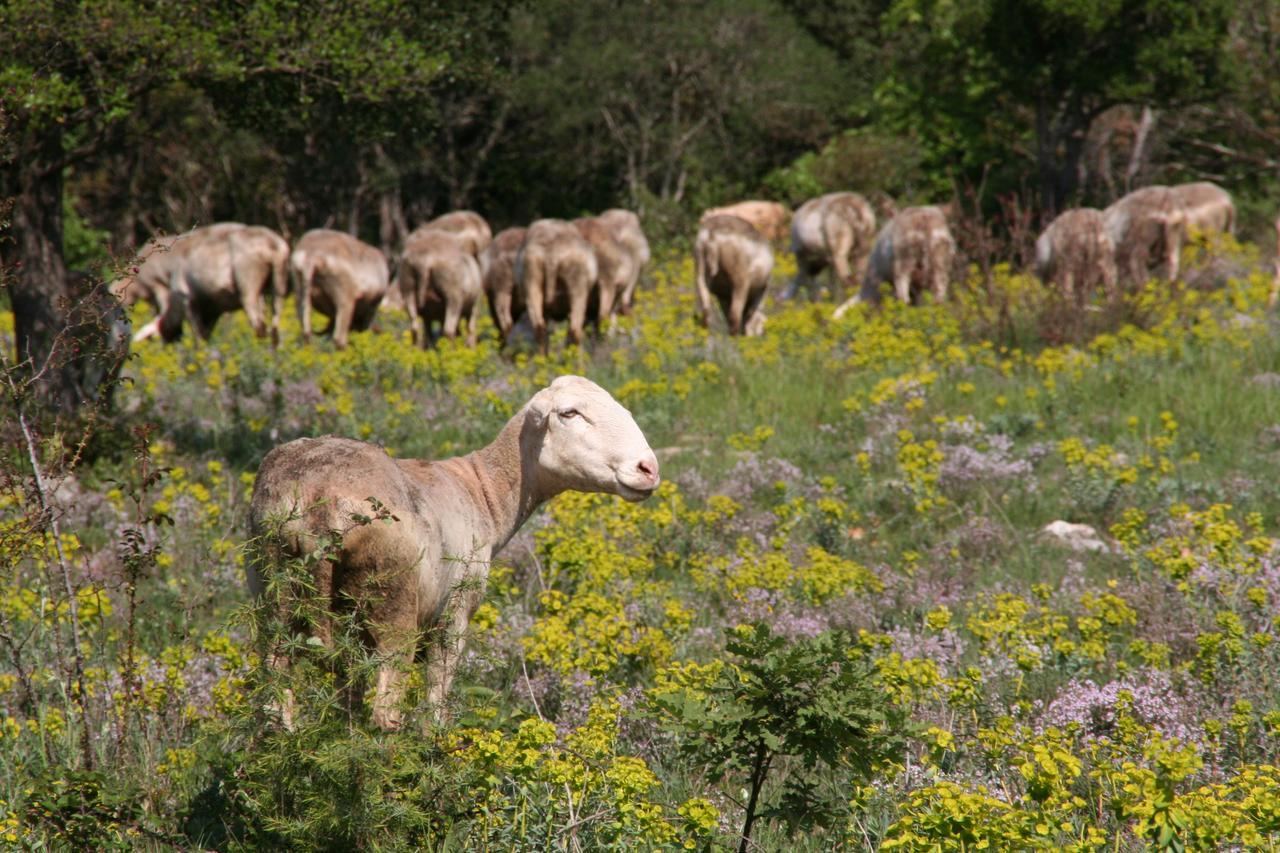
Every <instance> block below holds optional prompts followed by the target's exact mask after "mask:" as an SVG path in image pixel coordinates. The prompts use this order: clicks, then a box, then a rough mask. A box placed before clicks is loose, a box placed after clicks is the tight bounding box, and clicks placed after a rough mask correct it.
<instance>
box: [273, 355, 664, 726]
mask: <svg viewBox="0 0 1280 853" xmlns="http://www.w3.org/2000/svg"><path fill="white" fill-rule="evenodd" d="M658 482H659V477H658V461H657V458H656V457H655V456H654V454H653V451H652V450H651V449H650V448H649V445H648V442H647V441H646V440H645V437H644V434H643V433H641V431H640V428H639V427H638V426H636V423H635V421H634V420H633V419H632V418H631V414H630V413H629V412H628V411H627V410H626V409H624V408H623V407H622V406H620V405H619V404H618V403H617V402H616V401H615V400H614V399H613V397H611V396H610V395H609V393H608V392H607V391H605V390H604V389H602V388H600V387H599V386H598V385H596V384H595V383H594V382H591V381H590V380H587V379H583V378H582V377H579V376H561V377H560V378H558V379H556V380H555V381H554V382H552V383H551V385H550V386H549V387H547V388H544V389H543V390H541V391H539V392H538V393H537V394H535V395H534V396H533V398H532V399H531V400H530V401H529V403H528V404H527V405H526V406H525V407H524V408H523V409H521V410H520V411H519V412H517V413H516V415H515V417H513V418H512V419H511V420H510V421H508V423H507V425H506V426H505V427H504V428H503V429H502V431H501V432H500V433H499V434H498V437H497V439H495V440H494V442H493V443H492V444H490V445H489V446H488V447H485V448H482V449H480V450H477V451H476V452H474V453H472V454H470V455H468V456H462V457H458V458H454V459H446V460H444V461H440V462H427V461H422V460H415V459H393V458H392V457H390V456H388V455H387V453H386V451H384V450H383V449H382V448H381V447H378V446H376V445H373V444H366V443H365V442H362V441H354V440H351V439H346V438H337V437H334V436H327V437H324V438H302V439H298V440H297V441H292V442H289V443H288V444H284V445H281V446H280V447H277V448H276V449H275V450H273V451H271V452H270V453H269V454H267V457H266V458H265V459H264V460H263V461H262V465H261V467H260V468H259V469H258V476H257V480H256V481H255V485H254V493H253V501H252V504H251V506H250V525H251V529H252V532H253V535H254V537H255V538H256V539H257V541H258V542H260V543H261V542H263V541H264V540H262V539H261V538H260V537H262V536H263V534H265V533H267V532H269V531H271V530H272V529H273V524H278V523H280V522H283V525H282V528H281V530H280V532H281V534H282V535H283V547H284V549H285V551H286V552H287V554H288V555H290V556H293V557H300V556H303V555H306V554H309V553H311V552H313V551H314V550H315V549H316V548H317V547H319V546H321V545H323V544H324V542H325V541H326V540H327V539H328V538H329V537H330V536H331V534H333V533H334V532H338V533H339V534H340V535H342V537H343V538H342V547H341V550H340V551H338V552H337V553H338V556H337V557H336V559H330V560H321V561H319V562H317V563H316V564H315V567H314V582H315V588H316V592H317V594H318V595H319V596H320V597H321V599H322V600H323V601H324V602H325V603H327V604H329V605H330V606H331V607H333V608H335V609H336V608H339V607H342V606H343V602H344V601H345V602H348V604H349V603H355V604H356V606H357V607H360V608H361V609H362V610H364V611H365V612H367V614H368V623H367V632H368V638H369V641H370V642H371V644H372V647H373V651H375V652H376V653H377V654H378V655H379V656H380V657H381V658H383V659H384V660H386V663H385V664H384V665H383V666H382V667H381V668H380V669H379V671H378V676H377V681H376V684H375V697H374V701H373V721H374V723H376V724H377V725H378V726H380V727H382V728H395V727H396V726H398V725H399V723H400V720H401V716H400V709H399V707H398V706H399V704H400V699H401V696H402V694H403V689H404V688H403V677H404V675H405V670H406V669H407V668H408V666H409V664H411V663H412V661H413V658H414V653H415V651H417V650H418V648H419V645H420V643H419V640H420V637H421V634H422V632H423V631H424V630H429V629H432V628H442V629H443V638H442V641H441V642H440V643H439V644H438V645H435V644H433V646H432V648H430V649H429V650H428V667H427V681H428V698H429V701H430V702H431V703H432V705H433V706H434V707H435V708H436V709H437V712H438V713H439V711H440V710H441V709H442V707H443V703H444V700H445V698H446V696H447V695H448V693H449V685H450V682H451V681H452V679H453V673H454V668H455V666H456V664H457V661H458V658H459V657H460V655H461V652H462V646H463V639H464V636H465V634H466V630H467V625H468V623H469V622H470V619H471V616H472V614H473V613H474V612H475V610H476V607H478V606H479V604H480V602H481V600H482V599H483V597H484V586H485V581H486V578H487V577H488V572H489V562H490V560H491V559H492V558H493V556H494V555H495V554H496V553H497V552H498V551H500V550H501V549H502V547H503V545H505V544H506V543H507V541H508V540H509V539H510V538H511V537H512V536H513V535H514V534H515V532H516V531H517V530H519V529H520V526H521V525H522V524H524V522H525V520H526V519H527V518H528V517H529V516H530V515H531V514H532V513H533V512H534V510H536V509H537V508H538V507H539V506H540V505H541V504H542V503H543V502H544V501H546V500H548V499H550V498H552V497H554V496H555V495H557V494H559V493H560V492H564V491H570V490H573V491H583V492H605V493H609V494H615V495H619V496H621V497H623V498H625V499H626V500H629V501H639V500H643V499H644V498H647V497H648V496H649V495H651V494H652V493H653V490H654V489H655V488H657V486H658ZM370 497H373V498H375V499H377V500H378V501H380V502H381V504H382V505H383V506H384V507H385V509H386V510H387V511H389V512H390V513H391V514H392V515H394V516H395V518H396V519H397V520H395V521H391V522H382V521H376V522H374V523H371V524H364V525H354V526H353V522H352V517H353V516H356V515H366V516H367V515H369V514H370V513H371V512H372V507H371V506H370V504H369V502H368V500H367V499H368V498H370ZM254 556H255V560H254V561H252V565H251V567H250V569H249V572H248V579H249V588H250V590H251V591H252V592H253V594H254V595H255V596H257V595H261V594H262V592H263V590H264V588H265V583H266V580H267V577H266V574H267V573H269V572H271V571H272V568H273V563H272V560H271V558H272V557H276V556H279V555H276V554H269V553H264V552H263V548H259V549H258V553H257V554H255V555H254ZM331 630H332V626H331V625H330V624H329V621H328V620H327V619H324V620H322V621H321V623H320V624H319V625H318V626H317V627H316V631H317V632H318V634H319V638H320V640H321V641H323V642H324V643H326V644H328V643H329V642H330V641H331V637H330V634H331ZM273 664H274V665H276V666H285V665H287V664H288V661H287V660H283V659H277V660H275V661H273ZM285 711H286V720H287V719H288V713H289V709H287V708H286V709H285Z"/></svg>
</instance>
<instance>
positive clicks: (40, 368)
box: [11, 128, 81, 412]
mask: <svg viewBox="0 0 1280 853" xmlns="http://www.w3.org/2000/svg"><path fill="white" fill-rule="evenodd" d="M34 153H35V156H34V157H32V158H30V159H27V160H25V162H22V163H21V164H20V165H18V166H17V169H18V173H17V176H16V177H17V180H16V181H15V182H14V183H15V185H16V186H17V189H18V193H17V199H16V204H15V205H14V210H13V227H14V231H15V232H16V235H17V252H16V258H17V261H18V264H17V266H18V269H17V270H16V275H15V276H14V278H13V283H12V285H11V295H12V299H13V322H14V338H15V343H16V345H17V346H16V349H17V352H16V356H17V361H18V363H19V364H23V365H25V372H26V375H27V376H30V377H36V384H35V391H36V393H37V395H38V396H39V397H40V399H41V400H42V402H44V403H45V404H46V405H48V406H49V407H50V408H51V409H53V410H54V411H65V412H71V411H74V410H75V409H76V408H77V407H78V406H79V404H80V402H81V393H80V388H79V382H78V381H77V380H78V376H77V373H78V371H77V370H76V365H75V361H74V359H73V358H72V357H71V356H72V353H70V352H68V350H69V349H70V341H68V340H66V337H67V336H66V335H65V334H64V333H65V332H66V328H67V316H68V314H69V312H70V310H71V308H72V305H71V289H70V284H69V282H68V279H67V266H66V262H65V261H64V260H63V258H62V170H61V168H59V167H58V165H57V163H58V161H59V160H60V159H61V157H62V132H61V130H59V129H56V128H54V129H50V130H46V131H44V133H43V136H42V137H41V138H40V139H39V140H38V142H37V145H36V146H35V152H34Z"/></svg>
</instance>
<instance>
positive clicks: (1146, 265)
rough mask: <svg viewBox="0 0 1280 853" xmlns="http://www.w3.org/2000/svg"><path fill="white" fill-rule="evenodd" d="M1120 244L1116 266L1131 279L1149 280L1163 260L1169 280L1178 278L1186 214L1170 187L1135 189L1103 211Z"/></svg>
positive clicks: (1112, 238) (1108, 231) (1121, 273)
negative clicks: (1149, 276) (1153, 270)
mask: <svg viewBox="0 0 1280 853" xmlns="http://www.w3.org/2000/svg"><path fill="white" fill-rule="evenodd" d="M1102 215H1103V217H1104V218H1105V221H1106V224H1107V233H1108V234H1110V235H1111V242H1112V243H1114V244H1115V247H1116V268H1117V269H1118V270H1119V272H1120V275H1121V276H1122V277H1123V278H1125V279H1127V280H1128V281H1131V282H1135V283H1140V282H1144V281H1146V280H1147V276H1148V275H1149V274H1150V273H1151V271H1152V268H1153V267H1159V266H1160V265H1161V263H1162V262H1163V265H1164V269H1165V279H1166V280H1167V281H1173V280H1174V279H1176V278H1177V277H1178V261H1179V254H1180V253H1181V251H1182V242H1183V240H1184V239H1185V238H1186V213H1185V212H1184V210H1183V207H1182V204H1181V203H1180V202H1179V201H1178V197H1177V196H1176V195H1175V194H1174V193H1173V191H1172V190H1170V189H1169V188H1168V187H1159V186H1157V187H1143V188H1142V189H1139V190H1134V191H1133V192H1131V193H1129V194H1128V195H1126V196H1125V197H1123V198H1121V199H1120V200H1119V201H1117V202H1115V203H1114V204H1112V205H1111V206H1110V207H1108V208H1107V209H1106V210H1104V211H1103V212H1102Z"/></svg>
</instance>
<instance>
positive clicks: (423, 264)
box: [397, 231, 484, 347]
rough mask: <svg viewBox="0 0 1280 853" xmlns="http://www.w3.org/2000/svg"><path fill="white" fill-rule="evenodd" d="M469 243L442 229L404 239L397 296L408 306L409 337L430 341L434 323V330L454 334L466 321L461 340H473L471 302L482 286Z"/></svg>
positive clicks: (470, 342) (420, 343) (425, 343)
mask: <svg viewBox="0 0 1280 853" xmlns="http://www.w3.org/2000/svg"><path fill="white" fill-rule="evenodd" d="M469 245H470V244H469V243H467V242H466V241H465V240H463V239H461V238H459V237H458V235H456V234H454V233H450V232H448V231H424V232H421V233H420V234H419V235H418V237H417V239H416V240H414V241H413V242H412V243H406V244H405V250H404V256H403V257H402V258H401V259H400V273H399V275H398V277H397V278H398V282H399V286H400V297H401V300H402V301H403V302H404V307H405V309H406V310H407V311H408V312H409V322H410V324H411V325H412V326H413V339H414V342H415V343H417V344H418V346H420V347H428V346H430V345H431V343H432V341H433V340H434V338H435V336H434V335H433V333H432V328H433V326H434V324H436V323H439V324H440V334H442V335H443V336H444V337H446V338H451V339H452V338H454V337H456V336H457V334H458V326H459V324H460V323H461V321H463V320H466V321H467V345H468V346H475V345H476V334H477V329H476V307H477V306H478V305H479V304H480V294H481V293H483V291H484V286H483V283H482V282H481V279H480V263H479V261H477V260H476V258H475V256H474V255H472V254H471V253H470V252H469V251H468V247H469Z"/></svg>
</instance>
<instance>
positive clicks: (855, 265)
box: [784, 193, 876, 299]
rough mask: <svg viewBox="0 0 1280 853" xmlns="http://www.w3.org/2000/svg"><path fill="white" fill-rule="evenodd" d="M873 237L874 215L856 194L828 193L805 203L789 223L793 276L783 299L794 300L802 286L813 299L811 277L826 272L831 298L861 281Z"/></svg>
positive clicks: (869, 207)
mask: <svg viewBox="0 0 1280 853" xmlns="http://www.w3.org/2000/svg"><path fill="white" fill-rule="evenodd" d="M875 233H876V215H875V212H874V211H872V209H871V205H870V204H868V203H867V200H866V199H865V198H863V197H862V196H860V195H858V194H857V193H829V194H827V195H824V196H819V197H818V198H813V199H809V201H806V202H805V203H804V204H802V205H801V206H800V209H799V210H797V211H796V215H795V216H794V217H792V219H791V251H792V252H794V253H795V256H796V275H795V278H794V279H792V281H791V286H790V287H788V288H787V292H786V295H785V297H784V298H786V299H790V298H792V297H794V296H795V295H796V292H797V291H798V290H799V289H800V288H801V287H802V286H803V287H805V288H806V289H808V291H809V295H810V297H811V298H812V297H813V295H814V291H815V287H814V277H815V276H816V275H818V274H819V273H821V272H822V271H823V270H824V269H828V268H830V269H831V271H832V275H833V276H834V277H835V281H834V284H835V286H834V287H833V288H832V293H833V294H838V293H842V292H843V291H844V289H845V287H846V286H850V285H852V284H853V283H855V282H859V281H861V280H862V278H863V276H864V275H866V266H867V256H868V255H869V254H870V253H871V240H872V238H873V237H874V236H875Z"/></svg>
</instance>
